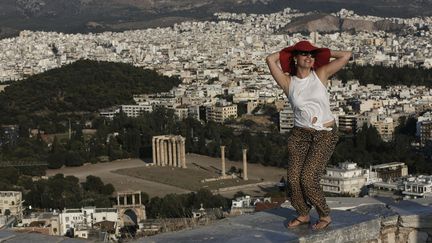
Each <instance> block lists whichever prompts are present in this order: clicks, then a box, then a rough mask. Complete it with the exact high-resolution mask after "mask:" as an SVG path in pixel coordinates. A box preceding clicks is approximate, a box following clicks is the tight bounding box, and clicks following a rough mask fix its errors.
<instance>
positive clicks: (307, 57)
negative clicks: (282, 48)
mask: <svg viewBox="0 0 432 243" xmlns="http://www.w3.org/2000/svg"><path fill="white" fill-rule="evenodd" d="M295 57H296V61H297V66H298V67H302V68H312V67H313V65H314V62H315V54H314V53H312V52H306V51H302V52H298V53H297V55H296V56H295Z"/></svg>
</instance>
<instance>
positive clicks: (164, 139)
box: [152, 135, 186, 168]
mask: <svg viewBox="0 0 432 243" xmlns="http://www.w3.org/2000/svg"><path fill="white" fill-rule="evenodd" d="M185 141H186V140H185V138H183V137H182V136H172V135H163V136H154V137H153V139H152V149H153V163H154V164H155V165H159V166H173V167H181V168H186V149H185V147H186V146H185Z"/></svg>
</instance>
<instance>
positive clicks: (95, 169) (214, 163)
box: [47, 154, 286, 197]
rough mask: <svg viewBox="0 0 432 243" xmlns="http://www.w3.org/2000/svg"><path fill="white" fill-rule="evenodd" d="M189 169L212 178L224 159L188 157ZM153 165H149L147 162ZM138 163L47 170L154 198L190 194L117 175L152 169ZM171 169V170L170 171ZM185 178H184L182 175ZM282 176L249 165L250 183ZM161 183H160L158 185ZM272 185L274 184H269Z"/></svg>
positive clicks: (259, 191) (251, 188)
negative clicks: (198, 169)
mask: <svg viewBox="0 0 432 243" xmlns="http://www.w3.org/2000/svg"><path fill="white" fill-rule="evenodd" d="M186 161H187V166H188V167H189V168H193V167H200V166H201V167H203V168H208V169H209V170H213V171H211V172H210V174H209V176H210V177H214V176H212V175H215V173H216V172H217V171H219V170H220V168H221V159H220V158H212V157H208V156H203V155H198V154H187V155H186ZM145 162H150V161H145ZM145 162H144V161H142V160H139V159H127V160H117V161H113V162H107V163H98V164H87V165H84V166H81V167H64V168H61V169H55V170H47V176H52V175H55V174H58V173H62V174H64V175H73V176H75V177H78V178H79V179H80V180H81V181H84V180H85V178H86V177H87V176H88V175H94V176H98V177H100V178H101V179H102V181H103V182H104V183H111V184H113V185H114V187H115V189H116V191H127V190H140V191H144V192H146V193H148V194H149V196H150V197H154V196H164V195H166V194H169V193H187V192H190V191H189V190H187V189H184V188H185V187H184V186H183V188H182V187H178V186H173V185H170V184H173V183H170V184H166V183H161V182H160V180H153V181H152V180H149V178H150V177H145V178H144V177H140V178H138V177H136V176H128V175H125V173H122V174H120V173H118V172H116V170H121V171H123V172H124V171H125V170H126V171H127V170H131V171H138V170H139V171H141V170H142V171H143V172H144V171H148V172H150V171H151V170H146V169H150V168H145V166H146V163H145ZM231 166H235V167H237V168H242V162H241V161H229V160H226V170H229V168H230V167H231ZM167 168H169V167H167ZM183 176H184V175H183ZM282 176H286V171H285V170H284V169H281V168H275V167H266V166H262V165H259V164H248V177H249V179H251V181H260V182H261V181H263V180H264V181H265V182H274V183H276V182H278V181H279V180H280V178H281V177H282ZM181 178H182V176H179V178H178V179H177V180H181ZM158 181H159V182H158ZM270 184H271V183H270ZM267 190H269V188H263V187H262V186H255V185H245V186H244V188H242V189H241V191H243V192H245V193H248V194H251V195H263V194H264V193H265V192H266V191H267ZM237 191H240V190H239V189H236V190H233V191H227V192H224V193H222V195H224V196H228V197H231V196H232V195H234V194H235V193H236V192H237Z"/></svg>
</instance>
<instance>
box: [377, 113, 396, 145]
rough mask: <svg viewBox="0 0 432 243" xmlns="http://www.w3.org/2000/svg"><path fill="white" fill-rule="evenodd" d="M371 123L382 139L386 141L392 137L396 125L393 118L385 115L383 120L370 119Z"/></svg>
mask: <svg viewBox="0 0 432 243" xmlns="http://www.w3.org/2000/svg"><path fill="white" fill-rule="evenodd" d="M371 125H372V126H374V127H375V128H376V129H377V131H378V133H379V135H380V136H381V138H382V139H383V140H384V141H386V142H388V141H391V140H392V139H393V134H394V130H395V127H396V126H395V123H394V121H393V118H391V117H386V118H385V119H383V120H378V121H372V122H371Z"/></svg>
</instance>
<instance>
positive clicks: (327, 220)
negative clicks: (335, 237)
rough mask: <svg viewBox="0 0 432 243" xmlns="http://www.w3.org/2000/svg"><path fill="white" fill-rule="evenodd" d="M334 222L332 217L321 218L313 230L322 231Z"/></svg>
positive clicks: (313, 226)
mask: <svg viewBox="0 0 432 243" xmlns="http://www.w3.org/2000/svg"><path fill="white" fill-rule="evenodd" d="M331 222H332V219H331V218H330V216H326V217H321V218H320V219H319V220H318V221H317V222H316V223H315V224H314V225H312V229H313V230H321V229H325V228H327V227H328V226H329V225H330V224H331Z"/></svg>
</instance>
